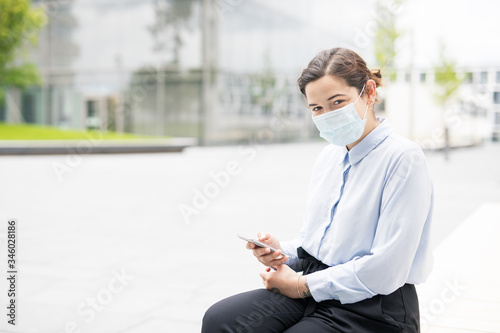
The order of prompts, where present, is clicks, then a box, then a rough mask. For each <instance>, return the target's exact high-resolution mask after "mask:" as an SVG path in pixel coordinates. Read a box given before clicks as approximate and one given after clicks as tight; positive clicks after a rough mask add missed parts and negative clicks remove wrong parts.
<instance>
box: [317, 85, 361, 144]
mask: <svg viewBox="0 0 500 333" xmlns="http://www.w3.org/2000/svg"><path fill="white" fill-rule="evenodd" d="M364 90H365V86H363V89H361V93H360V94H359V96H358V98H357V99H356V101H355V102H354V103H349V104H348V105H346V106H344V107H342V108H340V109H338V110H335V111H330V112H327V113H325V114H322V115H320V116H316V117H313V118H312V119H313V122H314V124H315V125H316V127H317V128H318V130H319V136H321V137H322V138H323V139H325V140H326V141H328V142H330V143H333V144H334V145H337V146H345V145H348V144H349V143H353V142H354V141H356V140H358V139H359V138H360V137H361V135H362V134H363V131H364V129H365V123H366V114H367V112H368V105H367V106H366V110H365V115H364V117H363V119H361V118H359V115H358V113H357V112H356V109H355V108H354V104H356V103H357V102H358V100H359V98H360V97H361V95H362V94H363V91H364Z"/></svg>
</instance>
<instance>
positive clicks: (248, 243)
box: [247, 242, 256, 250]
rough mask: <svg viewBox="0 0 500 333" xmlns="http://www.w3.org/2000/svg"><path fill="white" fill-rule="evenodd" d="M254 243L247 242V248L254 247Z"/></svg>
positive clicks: (251, 248)
mask: <svg viewBox="0 0 500 333" xmlns="http://www.w3.org/2000/svg"><path fill="white" fill-rule="evenodd" d="M255 247H256V245H255V244H254V243H250V242H247V249H249V250H253V249H255Z"/></svg>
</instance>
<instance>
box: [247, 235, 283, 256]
mask: <svg viewBox="0 0 500 333" xmlns="http://www.w3.org/2000/svg"><path fill="white" fill-rule="evenodd" d="M238 237H239V238H241V239H243V240H244V241H247V242H250V243H253V244H255V245H257V246H258V247H267V248H268V249H269V250H271V252H270V253H273V252H274V251H278V250H276V249H275V248H274V247H272V246H269V245H267V244H264V243H262V242H259V241H258V240H256V239H253V238H250V237H246V236H243V235H238Z"/></svg>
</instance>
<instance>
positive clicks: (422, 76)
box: [420, 73, 427, 82]
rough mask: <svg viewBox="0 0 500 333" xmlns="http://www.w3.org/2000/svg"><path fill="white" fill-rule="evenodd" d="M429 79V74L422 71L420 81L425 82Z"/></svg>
mask: <svg viewBox="0 0 500 333" xmlns="http://www.w3.org/2000/svg"><path fill="white" fill-rule="evenodd" d="M426 80H427V74H426V73H420V82H425V81H426Z"/></svg>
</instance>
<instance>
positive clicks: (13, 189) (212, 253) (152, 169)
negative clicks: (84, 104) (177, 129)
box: [0, 143, 500, 333]
mask: <svg viewBox="0 0 500 333" xmlns="http://www.w3.org/2000/svg"><path fill="white" fill-rule="evenodd" d="M323 146H324V144H322V143H311V144H289V145H270V146H265V147H252V146H245V147H218V148H189V149H187V150H186V151H185V152H184V153H179V154H177V153H173V154H139V155H84V156H78V155H54V156H9V157H0V186H1V187H0V208H1V209H0V231H1V236H2V237H1V238H0V258H6V257H5V252H6V250H5V249H6V235H5V232H6V229H7V219H8V218H16V219H17V221H18V225H19V228H18V235H17V236H18V254H19V258H18V265H19V276H18V284H17V292H18V297H17V306H18V307H17V325H16V326H15V327H12V326H11V325H8V324H7V323H6V321H7V318H6V316H5V314H2V316H0V318H3V319H0V331H1V332H30V333H31V332H43V333H45V332H47V333H49V332H50V333H54V332H57V333H61V332H92V333H99V332H105V333H113V332H199V327H200V321H201V318H202V315H203V313H204V311H205V310H206V308H207V307H208V306H210V305H211V304H212V303H213V302H215V301H217V300H219V299H221V298H223V297H225V296H228V295H231V294H234V293H236V292H241V291H244V290H248V289H253V288H260V287H261V282H260V278H259V276H258V273H259V271H260V269H261V267H260V265H259V264H258V263H256V262H255V260H254V258H253V257H252V256H251V255H250V253H248V252H247V251H246V250H245V249H244V248H243V245H244V244H243V242H242V241H240V240H239V239H238V238H237V237H236V234H237V233H245V234H249V235H252V234H254V233H255V232H256V231H257V230H260V229H264V230H268V231H271V232H273V233H275V234H276V235H279V236H280V237H281V238H282V239H287V238H291V237H293V236H294V235H295V234H296V233H297V232H298V230H299V228H300V224H301V218H302V214H303V212H304V207H305V191H306V188H307V183H308V179H309V175H310V172H311V168H312V164H313V161H314V158H315V157H316V156H317V154H318V153H319V151H320V150H321V148H322V147H323ZM428 159H429V164H430V166H431V170H432V173H433V177H434V180H435V190H436V211H435V228H434V231H435V233H434V244H435V245H436V246H437V247H436V270H435V272H434V273H433V275H432V276H431V278H430V279H429V282H428V283H426V284H424V285H423V286H421V287H419V290H420V291H421V295H422V297H421V300H422V306H421V307H422V310H423V312H425V314H426V317H425V326H426V330H425V331H424V332H500V323H499V322H498V319H496V318H499V317H500V316H499V308H498V304H499V303H500V301H498V300H499V299H500V297H499V296H500V293H499V292H498V288H497V287H496V286H495V282H496V281H498V278H497V276H498V272H499V269H498V265H497V262H498V255H499V254H500V245H499V242H498V241H497V240H498V239H499V236H500V230H499V222H500V213H499V208H498V205H499V204H500V172H499V171H498V170H499V168H498V166H499V165H500V145H492V144H490V145H487V146H484V147H478V148H468V149H462V150H456V151H453V152H452V154H451V160H450V161H449V162H448V163H445V162H444V160H443V158H442V156H441V155H439V154H437V153H431V154H429V155H428ZM181 211H183V212H184V215H183V213H182V212H181ZM2 262H4V264H2ZM6 270H7V267H6V259H2V260H1V261H0V271H4V272H6ZM2 274H6V273H2ZM455 280H457V281H455ZM454 283H455V284H458V287H456V288H458V291H457V290H455V289H450V288H453V284H454ZM450 285H452V287H450ZM463 286H465V287H463ZM460 288H462V289H460ZM7 290H8V286H7V281H6V279H1V280H0V295H1V296H0V302H1V303H2V306H1V308H3V309H5V306H6V302H7V297H6V295H7ZM454 291H456V293H455V294H454V293H453V292H454ZM443 295H444V296H443ZM453 296H456V297H453ZM442 297H445V298H444V299H443V298H442ZM3 304H5V306H4V305H3ZM443 304H444V305H443ZM470 309H474V311H469V310H470ZM3 311H5V312H6V311H7V310H6V309H5V310H3ZM467 314H469V317H470V316H472V318H469V319H467ZM462 319H463V320H462ZM460 320H462V321H460ZM452 323H455V324H454V326H453V325H451V324H452ZM443 327H455V328H449V329H448V330H447V331H445V330H444V328H443ZM457 327H458V328H457ZM459 328H460V329H459Z"/></svg>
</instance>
